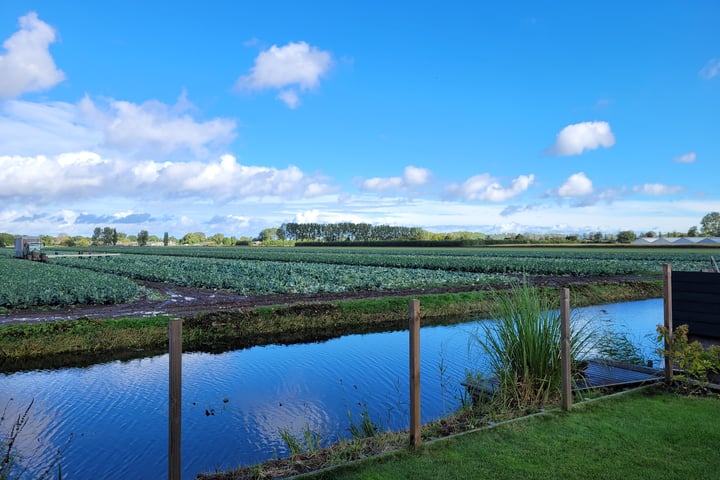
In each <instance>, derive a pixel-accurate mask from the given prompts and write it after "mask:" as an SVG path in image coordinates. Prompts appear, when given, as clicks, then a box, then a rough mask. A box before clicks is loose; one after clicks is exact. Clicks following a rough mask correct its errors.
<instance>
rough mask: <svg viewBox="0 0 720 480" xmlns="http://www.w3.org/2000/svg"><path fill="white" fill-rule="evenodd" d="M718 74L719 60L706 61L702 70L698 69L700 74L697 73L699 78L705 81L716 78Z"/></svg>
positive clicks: (719, 71) (719, 69)
mask: <svg viewBox="0 0 720 480" xmlns="http://www.w3.org/2000/svg"><path fill="white" fill-rule="evenodd" d="M718 73H720V60H718V59H717V58H713V59H711V60H708V62H707V63H706V64H705V66H703V68H702V69H700V72H698V74H699V75H700V78H704V79H705V80H710V79H711V78H714V77H716V76H717V75H718Z"/></svg>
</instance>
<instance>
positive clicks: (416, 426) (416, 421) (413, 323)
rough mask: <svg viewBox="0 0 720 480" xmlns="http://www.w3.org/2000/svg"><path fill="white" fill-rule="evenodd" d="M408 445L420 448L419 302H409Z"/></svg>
mask: <svg viewBox="0 0 720 480" xmlns="http://www.w3.org/2000/svg"><path fill="white" fill-rule="evenodd" d="M409 313H410V445H411V446H412V447H413V448H418V447H420V444H421V442H422V426H421V424H420V301H419V300H410V305H409Z"/></svg>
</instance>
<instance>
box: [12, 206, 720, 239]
mask: <svg viewBox="0 0 720 480" xmlns="http://www.w3.org/2000/svg"><path fill="white" fill-rule="evenodd" d="M15 236H17V234H10V233H3V232H0V247H11V246H13V245H14V242H15V240H14V239H15ZM700 236H704V237H720V212H710V213H708V214H707V215H705V216H704V217H703V218H702V219H701V221H700V228H698V226H696V225H693V226H691V227H690V228H689V229H688V231H687V232H677V231H673V232H655V231H647V232H642V233H636V232H634V231H632V230H622V231H620V232H618V233H617V234H610V233H603V232H599V231H598V232H586V233H583V234H582V235H576V234H570V235H563V234H553V233H548V234H536V233H525V234H495V235H486V234H484V233H480V232H467V231H460V232H450V233H434V232H429V231H427V230H424V229H422V228H418V227H399V226H391V225H371V224H369V223H351V222H341V223H296V222H290V223H283V224H282V225H281V226H280V227H279V228H266V229H264V230H262V231H261V232H260V233H259V234H258V236H257V237H255V238H252V237H240V238H236V237H232V236H230V237H226V236H225V235H223V234H222V233H216V234H214V235H211V236H206V235H205V234H204V233H203V232H190V233H186V234H185V235H183V236H182V237H181V238H180V239H178V238H175V237H172V236H170V235H168V233H167V232H165V233H164V235H163V237H162V239H160V238H158V237H157V236H156V235H151V234H149V233H148V231H147V230H140V232H138V234H137V235H127V234H125V233H122V232H118V231H117V229H115V228H113V227H108V226H106V227H103V228H101V227H95V229H94V230H93V233H92V236H90V237H84V236H82V235H76V236H72V237H71V236H69V235H65V234H59V235H58V236H57V237H53V236H50V235H40V239H41V240H42V242H43V244H45V245H48V246H50V245H63V246H67V247H83V248H85V247H90V246H93V245H118V244H119V245H132V244H137V245H158V244H160V243H161V242H162V244H163V245H165V246H167V245H178V244H179V245H217V246H235V245H250V244H253V243H256V242H259V243H262V244H264V245H293V244H295V242H299V243H304V244H305V245H309V244H311V242H317V243H321V244H323V245H330V244H344V245H347V244H348V242H353V243H354V244H356V245H360V244H364V243H365V244H369V243H375V244H379V243H383V242H385V244H388V245H389V244H390V243H389V242H391V243H393V244H394V243H400V244H402V245H411V244H412V243H413V242H415V243H414V244H416V245H421V244H425V243H430V242H435V243H437V245H440V244H441V243H442V242H451V243H446V245H494V244H498V243H510V244H521V243H528V244H548V243H550V244H553V243H631V242H632V241H634V240H635V239H637V238H638V237H650V238H652V237H700ZM438 242H440V243H438ZM437 245H436V246H437Z"/></svg>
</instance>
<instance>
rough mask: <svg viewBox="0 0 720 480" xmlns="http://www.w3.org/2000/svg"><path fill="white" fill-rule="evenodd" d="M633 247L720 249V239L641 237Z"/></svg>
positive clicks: (633, 243)
mask: <svg viewBox="0 0 720 480" xmlns="http://www.w3.org/2000/svg"><path fill="white" fill-rule="evenodd" d="M632 245H658V246H660V245H665V246H671V245H717V246H718V247H720V237H656V238H648V237H641V238H638V239H637V240H635V241H634V242H632Z"/></svg>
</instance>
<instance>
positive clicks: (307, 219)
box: [295, 208, 320, 223]
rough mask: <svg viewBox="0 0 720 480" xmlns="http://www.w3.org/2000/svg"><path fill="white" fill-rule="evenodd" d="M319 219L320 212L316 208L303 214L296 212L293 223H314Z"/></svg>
mask: <svg viewBox="0 0 720 480" xmlns="http://www.w3.org/2000/svg"><path fill="white" fill-rule="evenodd" d="M319 217H320V210H318V209H317V208H314V209H312V210H305V211H304V212H298V213H297V214H296V215H295V223H315V222H317V219H318V218H319Z"/></svg>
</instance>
